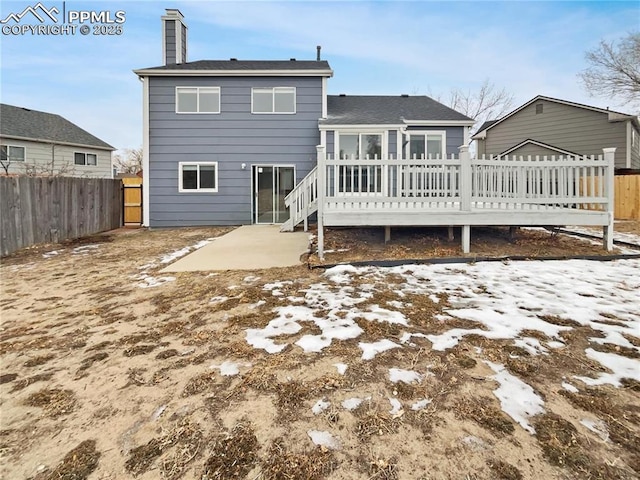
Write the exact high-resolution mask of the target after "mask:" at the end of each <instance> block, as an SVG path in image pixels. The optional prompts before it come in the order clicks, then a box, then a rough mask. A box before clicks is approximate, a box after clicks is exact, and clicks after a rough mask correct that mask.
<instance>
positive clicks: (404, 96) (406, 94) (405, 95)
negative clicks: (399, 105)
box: [400, 93, 409, 98]
mask: <svg viewBox="0 0 640 480" xmlns="http://www.w3.org/2000/svg"><path fill="white" fill-rule="evenodd" d="M400 96H401V97H402V98H409V94H408V93H403V94H402V95H400Z"/></svg>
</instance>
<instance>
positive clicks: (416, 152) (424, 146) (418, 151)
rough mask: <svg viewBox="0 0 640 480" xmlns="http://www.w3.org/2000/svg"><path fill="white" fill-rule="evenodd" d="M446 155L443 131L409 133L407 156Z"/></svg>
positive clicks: (430, 156)
mask: <svg viewBox="0 0 640 480" xmlns="http://www.w3.org/2000/svg"><path fill="white" fill-rule="evenodd" d="M445 157H446V149H445V135H444V133H425V134H423V135H415V134H413V133H412V134H411V136H410V137H409V158H415V159H423V158H424V159H429V158H431V159H444V158H445Z"/></svg>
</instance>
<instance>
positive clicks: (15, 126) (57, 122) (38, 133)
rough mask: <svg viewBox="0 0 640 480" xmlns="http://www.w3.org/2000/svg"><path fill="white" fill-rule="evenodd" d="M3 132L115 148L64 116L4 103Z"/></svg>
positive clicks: (0, 119) (1, 108)
mask: <svg viewBox="0 0 640 480" xmlns="http://www.w3.org/2000/svg"><path fill="white" fill-rule="evenodd" d="M0 135H2V136H5V137H21V138H25V139H32V140H44V141H49V142H60V143H70V144H74V145H84V146H89V147H96V148H102V149H105V150H115V148H113V147H112V146H111V145H109V144H108V143H106V142H103V141H102V140H100V139H99V138H98V137H95V136H94V135H91V134H90V133H89V132H87V131H86V130H84V129H82V128H80V127H79V126H77V125H76V124H74V123H71V122H70V121H69V120H67V119H66V118H63V117H61V116H60V115H56V114H53V113H46V112H40V111H38V110H30V109H28V108H22V107H15V106H13V105H7V104H4V103H3V104H0Z"/></svg>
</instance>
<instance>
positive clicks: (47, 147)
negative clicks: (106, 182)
mask: <svg viewBox="0 0 640 480" xmlns="http://www.w3.org/2000/svg"><path fill="white" fill-rule="evenodd" d="M0 144H2V145H13V146H16V147H24V148H25V161H24V162H11V163H10V164H9V173H11V174H25V173H28V174H40V175H47V174H48V175H62V176H66V177H95V178H113V167H112V165H111V151H109V150H99V149H96V148H90V147H74V146H69V145H59V144H51V143H42V142H32V141H26V140H14V139H11V138H2V137H0ZM75 152H80V153H91V154H94V155H96V163H97V165H75V164H74V153H75ZM0 172H1V173H4V169H1V168H0Z"/></svg>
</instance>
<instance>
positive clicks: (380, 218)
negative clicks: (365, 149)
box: [283, 146, 615, 258]
mask: <svg viewBox="0 0 640 480" xmlns="http://www.w3.org/2000/svg"><path fill="white" fill-rule="evenodd" d="M614 152H615V149H604V155H600V156H598V157H597V158H596V157H594V156H591V157H578V156H575V157H555V156H554V157H549V158H547V157H543V158H538V157H536V158H530V157H528V158H522V157H520V158H516V157H511V158H507V157H495V158H482V159H471V158H470V157H469V153H468V149H467V147H464V146H463V147H461V149H460V156H459V157H458V158H450V159H425V158H421V159H415V158H414V159H397V158H395V159H394V158H385V159H377V158H374V159H364V160H359V159H337V160H336V159H332V158H327V157H326V155H325V153H324V147H322V146H319V147H318V166H317V167H316V168H315V169H313V170H312V171H311V172H310V173H309V175H307V177H306V178H305V179H304V180H303V181H302V182H300V184H298V185H297V186H296V188H295V189H294V190H293V191H292V192H291V193H290V194H289V195H288V196H287V198H286V199H285V204H286V205H287V206H289V207H290V212H291V218H290V219H289V221H288V222H287V223H285V224H284V225H283V230H292V229H293V228H294V227H295V225H297V224H299V223H301V222H304V225H305V229H306V228H307V219H308V217H309V215H311V214H313V213H316V212H317V216H318V254H319V256H320V257H321V258H322V256H323V236H324V235H323V234H324V230H323V228H324V227H325V226H385V227H393V226H421V225H425V226H426V225H429V226H462V227H463V251H464V252H465V253H468V252H469V249H470V244H469V239H470V227H471V226H479V225H510V226H540V225H544V226H552V225H590V226H594V225H595V226H602V227H603V228H604V232H605V247H606V248H607V249H609V250H610V249H611V248H613V244H612V233H613V230H612V229H613V207H614V203H613V175H614V171H613V168H614V167H613V155H614Z"/></svg>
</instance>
